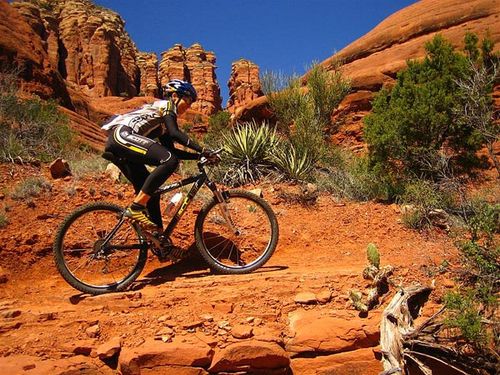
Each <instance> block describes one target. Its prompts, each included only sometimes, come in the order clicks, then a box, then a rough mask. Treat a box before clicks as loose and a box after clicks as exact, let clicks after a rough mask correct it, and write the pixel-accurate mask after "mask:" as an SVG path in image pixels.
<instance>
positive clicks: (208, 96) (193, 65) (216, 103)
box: [158, 43, 222, 115]
mask: <svg viewBox="0 0 500 375" xmlns="http://www.w3.org/2000/svg"><path fill="white" fill-rule="evenodd" d="M215 68H216V67H215V55H214V53H213V52H209V51H205V50H204V49H203V47H202V46H201V45H200V44H198V43H195V44H193V45H192V46H191V47H189V48H184V47H183V46H182V45H180V44H176V45H174V46H173V47H172V48H170V49H169V50H167V51H165V52H163V53H162V59H161V62H160V66H159V74H158V75H159V81H160V84H161V85H164V84H165V83H167V82H168V81H170V80H171V79H174V78H177V79H183V80H186V81H190V82H191V83H192V84H193V85H194V87H195V88H196V91H197V92H198V100H197V101H196V103H194V104H193V106H192V109H193V110H194V111H197V112H200V113H202V114H204V115H211V114H214V113H215V112H217V111H219V110H220V109H221V102H222V100H221V96H220V88H219V84H218V82H217V77H216V74H215Z"/></svg>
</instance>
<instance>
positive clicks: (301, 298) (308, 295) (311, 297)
mask: <svg viewBox="0 0 500 375" xmlns="http://www.w3.org/2000/svg"><path fill="white" fill-rule="evenodd" d="M293 300H294V301H295V303H301V304H305V305H308V304H313V303H316V302H318V300H317V299H316V295H315V294H314V293H312V292H300V293H297V294H296V295H295V298H294V299H293Z"/></svg>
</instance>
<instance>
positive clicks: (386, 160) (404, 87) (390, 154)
mask: <svg viewBox="0 0 500 375" xmlns="http://www.w3.org/2000/svg"><path fill="white" fill-rule="evenodd" d="M467 38H468V39H467ZM467 38H466V39H467V40H469V42H468V44H467V46H468V47H467V48H468V49H467V51H466V54H461V53H458V52H456V51H455V50H454V48H453V46H452V45H451V44H450V43H449V42H448V41H446V40H445V39H444V38H443V37H441V36H439V35H437V36H436V37H434V39H433V40H432V41H430V42H428V43H427V44H426V46H425V48H426V52H427V55H426V57H425V58H424V60H422V61H408V63H407V64H408V67H407V69H405V70H403V71H401V72H399V73H398V79H397V82H396V85H395V86H394V88H393V89H392V90H390V91H389V90H387V89H383V90H381V91H380V92H379V94H378V95H377V96H376V98H375V100H374V101H373V112H372V114H371V115H369V116H367V117H366V118H365V125H366V126H365V139H366V141H367V143H368V146H369V154H370V161H371V163H372V165H379V166H381V167H383V168H385V169H386V170H392V171H395V172H397V173H398V174H399V175H405V176H408V175H413V174H415V175H417V176H419V177H424V178H431V179H433V178H435V173H434V172H435V171H433V170H432V168H429V167H432V163H430V162H429V161H430V160H433V159H435V158H436V156H437V155H438V154H440V153H443V152H444V150H445V149H446V150H449V151H450V152H451V153H452V154H453V155H454V156H455V159H454V160H453V162H454V166H455V167H468V166H469V165H470V164H468V162H470V161H473V160H474V159H475V152H476V151H477V150H478V149H479V148H480V147H481V145H482V144H483V142H484V139H483V138H482V137H481V135H480V133H479V132H478V131H477V129H476V128H475V127H474V126H472V124H471V122H468V121H458V119H457V115H456V113H457V111H458V109H459V108H460V107H462V106H463V103H464V100H465V101H467V100H468V98H467V95H464V92H463V91H461V90H460V87H459V84H458V82H459V81H461V80H464V79H466V77H468V76H470V74H471V72H470V68H469V66H470V64H469V63H468V61H470V60H472V59H476V60H477V59H478V56H480V55H481V53H480V52H479V50H478V48H477V45H475V44H474V43H471V42H470V37H467ZM483 45H489V44H488V43H485V42H483ZM483 52H484V51H483ZM489 94H490V93H486V92H482V93H481V95H483V96H484V95H489Z"/></svg>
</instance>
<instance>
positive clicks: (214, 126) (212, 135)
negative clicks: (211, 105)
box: [203, 111, 231, 148]
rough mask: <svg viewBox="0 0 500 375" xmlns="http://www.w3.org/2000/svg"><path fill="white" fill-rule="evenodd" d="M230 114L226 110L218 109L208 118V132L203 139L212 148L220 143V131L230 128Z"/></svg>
mask: <svg viewBox="0 0 500 375" xmlns="http://www.w3.org/2000/svg"><path fill="white" fill-rule="evenodd" d="M230 120H231V115H230V113H229V112H227V111H219V112H217V113H215V114H213V115H212V116H210V118H209V119H208V132H207V134H205V137H204V138H203V141H204V142H205V143H206V144H207V145H208V146H209V147H212V148H218V147H220V146H221V143H222V133H223V132H224V131H227V130H228V129H229V128H230V124H229V123H230Z"/></svg>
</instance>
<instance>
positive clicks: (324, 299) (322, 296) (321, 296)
mask: <svg viewBox="0 0 500 375" xmlns="http://www.w3.org/2000/svg"><path fill="white" fill-rule="evenodd" d="M316 298H317V300H318V302H319V303H328V302H330V300H331V299H332V292H330V291H329V290H322V291H321V292H319V293H318V294H316Z"/></svg>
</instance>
